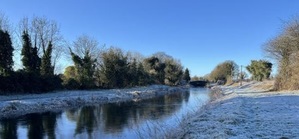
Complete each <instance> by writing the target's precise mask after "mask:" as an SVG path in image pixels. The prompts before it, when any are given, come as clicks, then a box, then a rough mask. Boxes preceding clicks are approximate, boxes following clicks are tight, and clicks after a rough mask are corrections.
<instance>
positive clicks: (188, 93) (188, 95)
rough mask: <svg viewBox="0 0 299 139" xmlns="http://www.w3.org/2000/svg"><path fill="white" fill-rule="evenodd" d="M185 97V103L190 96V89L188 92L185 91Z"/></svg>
mask: <svg viewBox="0 0 299 139" xmlns="http://www.w3.org/2000/svg"><path fill="white" fill-rule="evenodd" d="M183 97H184V100H185V103H188V101H189V97H190V90H188V92H186V93H183Z"/></svg>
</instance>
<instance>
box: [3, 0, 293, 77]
mask: <svg viewBox="0 0 299 139" xmlns="http://www.w3.org/2000/svg"><path fill="white" fill-rule="evenodd" d="M0 3H1V4H0V11H2V12H3V13H5V14H6V15H7V16H8V17H9V19H10V21H11V22H12V23H13V24H17V23H18V22H19V20H20V19H21V18H23V17H25V16H26V17H32V16H45V17H47V18H49V19H53V20H55V21H57V22H58V24H59V25H60V28H61V33H62V35H63V36H64V38H65V39H66V40H68V41H70V42H72V41H74V40H75V39H76V38H77V37H78V36H80V35H82V34H86V35H89V36H92V37H94V38H96V39H97V40H98V41H99V43H100V44H106V45H107V46H116V47H119V48H122V49H124V50H126V51H137V52H140V53H141V54H143V55H145V56H149V55H150V54H153V53H155V52H160V51H163V52H166V53H167V54H169V55H171V56H173V57H175V58H177V59H180V60H181V62H182V64H183V66H184V67H187V68H189V69H190V70H191V75H199V76H203V75H205V74H208V73H209V72H210V71H211V70H212V69H213V68H214V67H215V66H216V65H217V64H218V63H220V62H223V61H225V60H234V61H235V62H236V63H237V64H238V65H248V64H249V63H250V60H253V59H264V58H265V57H264V55H263V52H262V49H261V46H262V45H263V44H264V43H265V42H266V41H267V40H269V39H270V38H271V37H274V36H275V35H276V34H277V33H278V32H279V29H280V28H281V26H282V23H283V22H282V21H286V20H288V19H290V18H291V17H294V16H296V15H299V8H298V7H299V1H296V0H225V1H224V0H184V1H183V0H43V1H42V2H41V0H26V1H23V0H0Z"/></svg>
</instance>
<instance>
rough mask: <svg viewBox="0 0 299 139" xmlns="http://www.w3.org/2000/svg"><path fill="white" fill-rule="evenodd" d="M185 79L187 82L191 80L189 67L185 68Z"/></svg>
mask: <svg viewBox="0 0 299 139" xmlns="http://www.w3.org/2000/svg"><path fill="white" fill-rule="evenodd" d="M183 80H185V81H186V82H189V81H190V80H191V78H190V73H189V69H188V68H186V69H185V72H184V75H183Z"/></svg>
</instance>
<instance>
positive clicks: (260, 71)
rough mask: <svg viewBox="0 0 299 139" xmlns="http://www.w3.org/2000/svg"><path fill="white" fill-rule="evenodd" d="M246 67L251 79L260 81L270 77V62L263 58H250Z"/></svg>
mask: <svg viewBox="0 0 299 139" xmlns="http://www.w3.org/2000/svg"><path fill="white" fill-rule="evenodd" d="M246 69H247V70H248V71H249V72H250V74H252V79H253V80H257V81H262V80H264V79H268V78H269V77H270V74H271V71H272V63H270V62H268V61H265V60H251V64H250V65H248V66H247V67H246Z"/></svg>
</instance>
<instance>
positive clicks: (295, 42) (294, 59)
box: [263, 18, 299, 89]
mask: <svg viewBox="0 0 299 139" xmlns="http://www.w3.org/2000/svg"><path fill="white" fill-rule="evenodd" d="M298 19H299V18H294V19H292V20H290V21H288V22H285V24H284V26H283V28H282V30H281V32H280V33H279V34H278V35H277V36H276V37H274V38H273V39H271V40H270V41H268V42H267V43H266V45H264V48H263V49H264V51H265V52H266V54H267V56H269V57H271V58H273V59H275V60H276V62H277V63H278V75H277V77H276V82H275V83H276V85H275V86H276V87H277V89H291V88H293V89H298V87H297V88H295V86H298V83H297V82H298V80H299V78H298V77H299V74H298V71H297V70H296V69H298V67H299V58H298V56H299V55H298V54H299V20H298Z"/></svg>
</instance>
